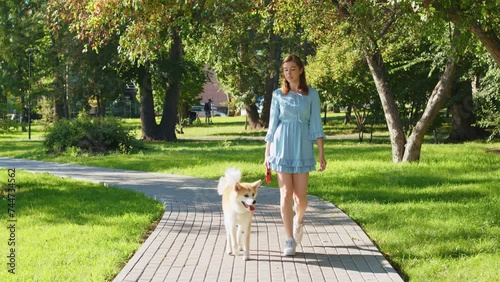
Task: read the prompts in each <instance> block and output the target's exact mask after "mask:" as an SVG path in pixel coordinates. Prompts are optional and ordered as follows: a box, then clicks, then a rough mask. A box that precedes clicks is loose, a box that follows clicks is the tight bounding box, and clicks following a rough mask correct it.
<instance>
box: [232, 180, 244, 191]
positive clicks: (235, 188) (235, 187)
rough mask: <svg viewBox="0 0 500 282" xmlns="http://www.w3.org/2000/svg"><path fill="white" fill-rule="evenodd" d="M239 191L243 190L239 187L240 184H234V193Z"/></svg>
mask: <svg viewBox="0 0 500 282" xmlns="http://www.w3.org/2000/svg"><path fill="white" fill-rule="evenodd" d="M241 189H243V187H242V186H241V185H240V183H239V182H236V183H235V184H234V191H236V192H238V191H240V190H241Z"/></svg>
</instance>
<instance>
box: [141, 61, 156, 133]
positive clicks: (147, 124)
mask: <svg viewBox="0 0 500 282" xmlns="http://www.w3.org/2000/svg"><path fill="white" fill-rule="evenodd" d="M138 78H139V93H140V95H141V107H140V115H141V125H142V126H141V127H142V135H141V139H143V140H161V138H160V136H159V135H158V129H157V127H158V125H157V124H156V120H155V112H154V101H153V83H152V80H151V73H150V69H149V63H146V65H144V66H140V67H139V69H138Z"/></svg>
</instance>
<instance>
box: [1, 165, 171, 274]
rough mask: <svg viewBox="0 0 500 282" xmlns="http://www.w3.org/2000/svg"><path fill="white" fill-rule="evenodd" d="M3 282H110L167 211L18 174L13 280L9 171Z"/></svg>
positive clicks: (120, 193)
mask: <svg viewBox="0 0 500 282" xmlns="http://www.w3.org/2000/svg"><path fill="white" fill-rule="evenodd" d="M0 175H2V178H1V180H2V181H1V182H0V188H1V190H0V191H1V194H2V198H1V199H2V200H1V202H2V206H3V209H2V210H4V212H2V213H0V220H1V221H2V222H3V223H4V225H5V226H4V228H2V229H1V232H0V234H1V235H0V236H1V237H2V238H4V239H5V240H4V245H3V247H2V248H1V252H0V253H1V257H2V258H3V260H2V261H3V262H4V263H2V265H3V266H2V271H0V281H23V282H25V281H107V280H110V279H112V278H113V277H114V276H116V275H117V274H118V272H119V271H120V270H121V268H122V267H123V266H124V265H125V262H126V261H127V260H128V259H129V258H130V257H131V255H132V254H133V253H134V252H135V251H136V250H137V249H138V248H139V246H140V245H141V243H142V239H143V238H144V236H145V234H146V232H148V230H150V229H151V223H152V222H155V221H158V220H159V219H160V217H161V215H162V214H163V211H164V208H163V205H162V204H160V203H158V202H157V201H155V200H153V199H150V198H148V197H146V196H145V195H143V194H141V193H137V192H132V191H129V190H121V189H116V188H109V187H104V186H102V185H96V184H90V183H85V182H80V181H73V180H67V179H66V180H63V179H61V178H58V177H54V176H50V175H47V174H31V173H27V172H23V171H19V170H18V171H16V175H15V177H14V178H15V183H16V188H17V189H16V199H15V207H14V209H15V212H16V219H17V222H16V223H15V224H16V227H17V228H16V231H15V239H16V240H15V243H16V245H15V246H14V247H15V255H16V267H15V274H11V273H9V272H8V269H9V267H8V265H6V262H7V256H8V255H10V248H11V247H9V246H8V245H7V238H9V237H10V236H9V235H10V231H9V230H8V229H7V228H5V227H6V226H7V219H8V213H7V206H8V201H7V200H6V199H5V197H6V192H7V188H8V186H7V185H8V184H7V182H8V181H7V179H8V178H10V177H8V173H7V170H0Z"/></svg>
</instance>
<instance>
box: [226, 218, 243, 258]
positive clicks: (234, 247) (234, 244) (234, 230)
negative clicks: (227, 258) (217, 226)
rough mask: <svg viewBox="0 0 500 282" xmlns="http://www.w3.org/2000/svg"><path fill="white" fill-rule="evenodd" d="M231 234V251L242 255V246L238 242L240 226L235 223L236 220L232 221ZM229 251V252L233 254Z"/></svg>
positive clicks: (236, 254)
mask: <svg viewBox="0 0 500 282" xmlns="http://www.w3.org/2000/svg"><path fill="white" fill-rule="evenodd" d="M230 229H231V230H230V232H231V233H230V235H229V237H231V238H230V241H231V248H230V249H231V253H232V254H233V255H235V256H239V255H240V247H239V242H238V237H239V236H238V226H237V225H236V224H234V222H232V223H231V227H230ZM228 241H229V240H228ZM231 253H229V254H231Z"/></svg>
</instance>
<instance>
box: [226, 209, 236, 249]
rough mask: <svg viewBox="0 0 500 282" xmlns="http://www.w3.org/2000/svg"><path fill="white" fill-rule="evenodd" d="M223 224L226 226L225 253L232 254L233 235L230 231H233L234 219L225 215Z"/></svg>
mask: <svg viewBox="0 0 500 282" xmlns="http://www.w3.org/2000/svg"><path fill="white" fill-rule="evenodd" d="M224 226H225V227H226V253H227V254H228V255H233V254H234V249H233V242H234V239H233V238H234V236H232V233H233V226H234V220H232V219H231V218H230V217H228V216H226V217H225V218H224Z"/></svg>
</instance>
